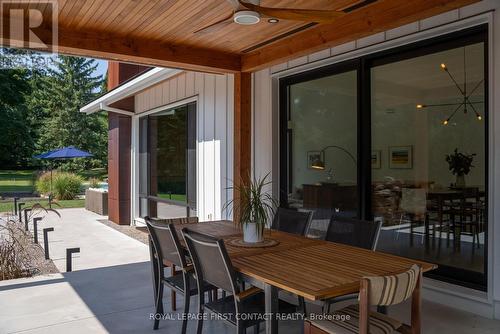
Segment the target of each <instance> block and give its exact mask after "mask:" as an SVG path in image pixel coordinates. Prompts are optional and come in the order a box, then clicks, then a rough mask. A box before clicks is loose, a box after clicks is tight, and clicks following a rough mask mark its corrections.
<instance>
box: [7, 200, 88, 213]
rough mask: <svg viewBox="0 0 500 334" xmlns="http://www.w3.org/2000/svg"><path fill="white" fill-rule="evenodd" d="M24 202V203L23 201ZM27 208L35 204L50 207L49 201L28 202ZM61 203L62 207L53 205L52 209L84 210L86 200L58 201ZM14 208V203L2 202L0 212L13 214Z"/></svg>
mask: <svg viewBox="0 0 500 334" xmlns="http://www.w3.org/2000/svg"><path fill="white" fill-rule="evenodd" d="M23 202H24V201H23ZM24 203H26V205H25V207H30V206H32V205H33V204H35V203H40V204H41V205H43V206H44V207H48V201H47V200H46V199H40V200H35V201H26V202H24ZM57 203H59V205H60V207H59V206H57V205H53V206H52V207H53V208H54V209H56V210H57V209H64V208H83V207H85V200H84V199H72V200H67V201H57ZM13 208H14V202H13V201H11V202H0V212H9V211H10V212H12V211H13Z"/></svg>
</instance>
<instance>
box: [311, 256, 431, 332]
mask: <svg viewBox="0 0 500 334" xmlns="http://www.w3.org/2000/svg"><path fill="white" fill-rule="evenodd" d="M360 284H361V287H360V293H359V304H358V305H350V306H348V307H345V308H343V309H340V310H338V311H336V312H335V314H331V315H330V317H325V319H320V320H309V319H306V321H305V322H304V334H346V333H359V334H368V333H370V334H389V333H396V332H399V333H408V334H409V333H412V334H420V330H421V324H420V321H421V320H420V308H421V302H420V293H421V292H420V289H421V285H422V271H421V270H420V267H418V266H417V265H413V266H412V267H411V268H410V269H409V270H408V271H405V272H403V273H401V274H398V275H392V276H378V277H364V278H363V279H361V283H360ZM410 297H412V303H411V325H410V326H408V325H406V324H403V323H402V322H400V321H399V320H396V319H393V318H390V317H388V316H387V315H385V314H381V313H378V312H374V311H370V306H375V305H376V306H389V305H395V304H399V303H402V302H404V301H405V300H407V299H409V298H410ZM327 318H328V319H327ZM339 318H343V320H339Z"/></svg>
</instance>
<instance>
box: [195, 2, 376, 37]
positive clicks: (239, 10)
mask: <svg viewBox="0 0 500 334" xmlns="http://www.w3.org/2000/svg"><path fill="white" fill-rule="evenodd" d="M225 1H226V2H229V3H230V4H231V6H232V7H233V12H232V13H231V15H229V16H227V17H225V18H224V19H222V20H220V21H217V22H215V23H212V24H210V25H208V26H206V27H203V28H201V29H199V30H197V31H195V34H206V33H211V32H216V31H218V30H220V29H222V28H224V27H226V26H228V25H230V24H232V23H237V24H241V25H252V24H257V23H259V22H260V20H261V18H267V19H268V20H267V21H268V22H269V23H278V22H279V20H280V19H281V20H290V21H301V22H310V23H311V22H313V23H330V22H333V21H334V20H335V19H337V18H339V17H341V16H344V15H345V14H347V13H349V12H351V11H353V10H355V9H359V8H361V7H364V6H366V5H368V4H370V3H372V2H375V1H377V0H361V1H357V2H355V3H354V4H353V5H352V6H350V7H347V8H343V9H341V10H318V9H294V8H278V7H263V6H261V5H260V0H245V1H244V0H225Z"/></svg>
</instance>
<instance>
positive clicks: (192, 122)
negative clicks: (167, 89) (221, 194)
mask: <svg viewBox="0 0 500 334" xmlns="http://www.w3.org/2000/svg"><path fill="white" fill-rule="evenodd" d="M182 107H186V108H187V115H186V117H187V121H186V135H187V140H186V148H185V149H186V202H181V201H176V200H172V199H167V198H162V197H158V196H153V195H151V177H150V175H151V142H150V136H149V134H150V122H149V119H150V116H154V115H155V114H157V113H159V112H163V111H169V110H173V109H178V108H182ZM196 118H197V102H196V101H193V102H188V103H186V104H183V105H179V106H176V107H172V108H165V109H162V110H159V111H158V112H155V113H150V114H147V115H144V116H139V133H138V135H139V140H141V133H140V131H141V120H143V119H146V120H147V125H146V126H147V136H146V147H147V184H146V190H147V193H146V194H144V193H141V192H139V206H141V205H142V202H141V199H146V200H147V201H148V203H149V201H154V202H157V203H166V204H173V205H177V206H184V207H185V208H186V216H187V217H190V216H191V211H193V210H194V211H197V203H196V196H197V194H196V191H197V179H196V158H195V166H193V167H194V169H195V173H194V175H193V178H194V181H193V182H192V180H191V179H190V178H189V175H190V174H192V173H190V170H189V169H190V165H191V164H190V163H189V154H188V152H189V150H193V149H194V150H195V151H196V131H197V126H196V122H197V121H196ZM139 145H140V144H139ZM139 174H140V171H139ZM190 182H192V183H190ZM190 184H191V185H193V187H194V191H195V193H194V199H193V198H192V197H191V194H190V193H189V192H190ZM193 187H191V188H193ZM139 189H140V187H139ZM148 205H149V204H148ZM141 211H142V208H141V207H139V215H140V214H141Z"/></svg>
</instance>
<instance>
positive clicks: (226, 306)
mask: <svg viewBox="0 0 500 334" xmlns="http://www.w3.org/2000/svg"><path fill="white" fill-rule="evenodd" d="M182 234H183V236H184V240H185V241H186V245H187V248H188V250H189V253H190V254H191V258H192V261H193V266H194V270H195V273H196V278H197V283H198V286H199V287H201V286H203V284H204V283H205V284H211V285H213V286H215V287H217V288H219V289H222V290H223V291H224V292H227V293H229V295H228V296H226V297H223V298H221V299H217V300H214V301H211V302H210V301H209V302H207V303H206V302H205V296H204V294H198V307H199V308H198V312H199V314H198V316H197V321H198V325H197V333H198V334H201V332H202V329H203V315H204V312H205V311H206V310H207V311H209V312H212V313H215V314H217V315H220V316H221V319H222V320H224V321H226V322H228V323H230V324H232V325H234V326H236V329H237V333H238V334H243V333H245V331H246V329H247V328H250V327H254V330H255V333H258V332H259V323H260V322H262V321H264V320H265V299H264V292H263V291H262V290H261V289H259V288H256V287H251V288H249V289H247V290H243V289H242V284H241V283H242V281H241V279H240V277H239V276H238V275H237V273H236V271H235V270H234V268H233V265H232V263H231V259H230V258H229V255H228V253H227V250H226V247H225V245H224V241H223V240H222V239H216V238H213V237H211V236H208V235H205V234H201V233H197V232H194V231H191V230H189V228H187V227H185V228H183V229H182ZM294 309H295V307H294V306H293V305H291V304H288V303H286V302H284V301H281V300H280V301H279V312H280V313H281V312H291V311H294ZM243 314H247V315H253V317H243V316H242V315H243Z"/></svg>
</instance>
